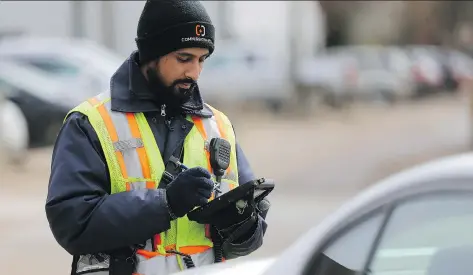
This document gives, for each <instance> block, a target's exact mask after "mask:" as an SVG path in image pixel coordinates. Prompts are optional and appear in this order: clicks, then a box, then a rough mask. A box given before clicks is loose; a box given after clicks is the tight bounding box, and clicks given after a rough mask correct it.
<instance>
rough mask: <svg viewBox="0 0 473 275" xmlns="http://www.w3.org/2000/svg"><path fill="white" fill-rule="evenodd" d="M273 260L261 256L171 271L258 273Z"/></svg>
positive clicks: (180, 274)
mask: <svg viewBox="0 0 473 275" xmlns="http://www.w3.org/2000/svg"><path fill="white" fill-rule="evenodd" d="M274 261H275V258H263V259H259V260H248V261H240V260H235V261H227V262H224V263H219V264H214V265H208V266H202V267H198V268H192V269H187V270H184V271H181V272H177V273H173V274H176V275H204V274H205V275H221V274H225V275H237V274H238V275H241V274H245V275H260V274H263V272H264V271H266V270H267V268H268V267H269V266H270V265H271V264H272V263H273V262H274Z"/></svg>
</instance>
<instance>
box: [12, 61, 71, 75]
mask: <svg viewBox="0 0 473 275" xmlns="http://www.w3.org/2000/svg"><path fill="white" fill-rule="evenodd" d="M14 59H15V60H16V61H17V62H20V63H22V64H25V65H28V66H31V67H34V68H35V69H39V70H41V71H43V72H45V73H48V74H52V75H56V76H76V75H78V74H79V73H80V69H79V68H78V67H77V66H75V65H73V64H70V63H68V62H66V61H64V60H61V59H57V58H49V57H48V58H46V57H15V58H14Z"/></svg>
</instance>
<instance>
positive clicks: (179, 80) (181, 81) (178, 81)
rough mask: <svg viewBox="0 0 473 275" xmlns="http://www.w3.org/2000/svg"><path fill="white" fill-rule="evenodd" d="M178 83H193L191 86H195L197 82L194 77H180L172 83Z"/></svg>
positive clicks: (174, 84)
mask: <svg viewBox="0 0 473 275" xmlns="http://www.w3.org/2000/svg"><path fill="white" fill-rule="evenodd" d="M178 84H191V86H194V85H195V84H197V82H196V81H194V80H193V79H178V80H176V81H174V82H173V83H172V86H176V85H178Z"/></svg>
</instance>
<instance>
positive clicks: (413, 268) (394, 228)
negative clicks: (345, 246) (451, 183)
mask: <svg viewBox="0 0 473 275" xmlns="http://www.w3.org/2000/svg"><path fill="white" fill-rule="evenodd" d="M472 230H473V195H465V194H457V195H453V194H450V195H442V196H431V197H424V198H416V199H415V200H412V201H406V202H405V203H403V204H402V205H400V206H398V207H396V208H395V209H394V211H393V213H392V216H391V218H390V220H389V222H388V223H387V225H386V230H385V231H384V232H383V236H382V237H381V239H380V243H379V246H378V248H377V249H376V251H375V253H374V256H373V260H372V262H371V265H370V268H369V270H370V272H369V273H368V274H370V275H401V274H402V275H442V274H455V275H462V274H471V273H470V272H471V270H473V231H472Z"/></svg>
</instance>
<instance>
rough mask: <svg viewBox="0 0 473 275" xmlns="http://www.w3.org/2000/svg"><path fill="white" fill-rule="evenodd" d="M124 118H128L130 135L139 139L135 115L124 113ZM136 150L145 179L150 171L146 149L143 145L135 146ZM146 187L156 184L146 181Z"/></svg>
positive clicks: (150, 187) (154, 186)
mask: <svg viewBox="0 0 473 275" xmlns="http://www.w3.org/2000/svg"><path fill="white" fill-rule="evenodd" d="M126 118H127V120H128V125H129V126H130V130H131V135H132V136H133V137H134V138H139V139H141V133H140V129H139V127H138V123H137V122H136V118H135V115H134V114H133V113H126ZM136 152H137V153H138V158H139V159H140V165H141V171H142V172H143V177H144V178H145V179H151V172H150V169H149V162H148V155H147V154H146V149H145V148H144V147H138V148H136ZM146 188H148V189H154V188H156V184H155V183H154V182H153V181H147V182H146Z"/></svg>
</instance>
